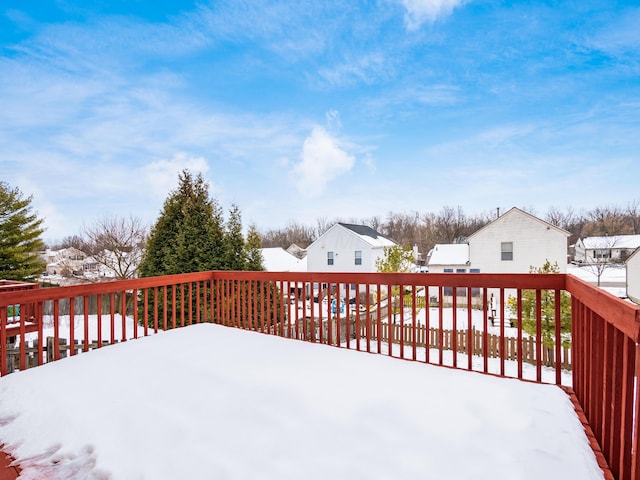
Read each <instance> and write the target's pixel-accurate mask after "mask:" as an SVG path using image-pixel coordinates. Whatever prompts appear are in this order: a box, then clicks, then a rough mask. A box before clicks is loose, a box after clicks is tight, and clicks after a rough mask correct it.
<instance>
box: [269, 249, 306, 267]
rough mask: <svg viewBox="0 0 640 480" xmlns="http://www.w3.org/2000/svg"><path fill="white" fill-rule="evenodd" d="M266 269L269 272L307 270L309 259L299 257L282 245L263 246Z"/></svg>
mask: <svg viewBox="0 0 640 480" xmlns="http://www.w3.org/2000/svg"><path fill="white" fill-rule="evenodd" d="M260 252H261V253H262V259H263V260H264V269H265V270H266V271H267V272H306V271H307V259H306V257H305V258H302V259H300V258H298V257H296V256H294V255H292V254H291V253H289V252H288V251H287V250H285V249H284V248H281V247H274V248H262V249H260Z"/></svg>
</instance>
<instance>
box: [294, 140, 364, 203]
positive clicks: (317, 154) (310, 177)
mask: <svg viewBox="0 0 640 480" xmlns="http://www.w3.org/2000/svg"><path fill="white" fill-rule="evenodd" d="M354 163H355V159H354V157H353V156H351V155H349V154H348V153H347V152H345V151H344V150H343V149H342V148H340V144H339V142H338V140H337V139H336V138H334V137H332V136H331V135H330V134H329V133H328V132H327V131H326V130H325V129H324V128H322V127H315V128H314V129H313V130H312V131H311V135H309V136H308V137H307V138H306V139H305V141H304V144H303V147H302V160H301V161H300V162H299V163H297V164H296V165H294V167H293V169H292V170H291V179H292V181H293V182H294V183H295V185H296V188H297V189H298V191H299V192H300V193H303V194H305V195H308V196H310V197H317V196H319V195H321V194H322V193H323V192H324V190H325V188H326V186H327V184H328V183H329V182H330V181H332V180H334V179H335V178H337V177H339V176H340V175H343V174H345V173H347V172H348V171H349V170H351V168H352V167H353V165H354Z"/></svg>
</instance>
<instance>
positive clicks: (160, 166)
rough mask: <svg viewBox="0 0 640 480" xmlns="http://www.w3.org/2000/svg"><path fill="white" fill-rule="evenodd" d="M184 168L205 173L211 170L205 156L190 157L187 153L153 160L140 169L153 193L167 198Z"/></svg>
mask: <svg viewBox="0 0 640 480" xmlns="http://www.w3.org/2000/svg"><path fill="white" fill-rule="evenodd" d="M184 169H188V170H190V171H191V172H192V173H198V172H200V173H202V174H203V175H204V174H205V173H206V172H207V171H208V170H209V165H208V164H207V161H206V160H205V159H204V158H203V157H190V156H188V155H187V154H186V153H176V154H175V155H174V156H173V157H172V158H170V159H168V160H159V161H156V162H151V163H149V164H147V165H145V166H144V167H142V168H141V169H140V170H141V174H142V178H143V179H144V181H145V183H146V184H147V185H148V186H149V189H150V190H149V191H150V192H151V194H152V195H153V196H155V197H160V198H165V197H166V196H167V195H168V194H169V192H170V191H171V190H173V189H174V188H175V187H176V186H177V182H178V174H179V173H180V172H181V171H182V170H184Z"/></svg>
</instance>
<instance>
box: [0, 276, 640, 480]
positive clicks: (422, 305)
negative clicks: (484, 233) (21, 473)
mask: <svg viewBox="0 0 640 480" xmlns="http://www.w3.org/2000/svg"><path fill="white" fill-rule="evenodd" d="M527 292H529V294H528V295H527ZM531 292H533V294H530V293H531ZM549 292H551V296H550V297H549V295H548V293H549ZM564 292H568V293H569V294H570V295H571V316H572V331H571V343H572V344H571V355H570V358H566V357H565V358H563V356H565V353H564V349H563V348H562V346H561V344H560V342H555V345H553V346H552V347H549V345H544V342H543V341H542V340H543V327H545V326H546V327H548V320H547V319H545V317H544V315H543V311H547V307H548V305H546V302H548V301H549V300H548V299H549V298H552V299H553V300H552V303H553V307H552V311H553V312H554V314H555V318H560V315H561V311H560V303H561V296H562V295H564V294H565V293H564ZM525 296H527V297H528V298H534V306H533V311H534V316H535V320H536V322H535V331H534V332H531V333H530V334H527V333H526V332H524V330H523V321H524V319H525V316H524V315H523V299H524V297H525ZM509 298H512V304H515V305H516V308H515V311H514V312H513V313H512V312H511V309H510V308H509V303H508V299H509ZM513 302H515V303H513ZM15 305H20V306H21V308H20V313H19V315H18V318H16V315H15V312H16V310H15V308H14V310H13V313H14V315H13V317H10V315H9V313H10V307H12V306H15ZM453 305H456V306H457V308H452V306H453ZM98 312H100V315H98ZM511 317H513V318H511ZM496 319H498V322H497V323H496ZM507 320H510V321H507ZM201 322H213V323H217V324H221V325H226V326H231V327H237V328H243V329H247V330H254V331H259V332H262V333H265V334H271V335H279V336H284V337H290V338H297V339H300V340H304V341H309V342H318V343H325V344H328V345H333V346H338V347H342V348H350V349H356V350H361V351H366V352H372V353H384V354H386V355H390V356H394V357H399V358H405V359H408V360H414V361H421V362H427V363H431V364H437V365H445V366H449V367H452V368H458V369H465V370H473V371H479V372H482V373H486V374H493V375H499V376H510V377H515V378H520V379H528V380H532V381H535V382H548V383H555V384H557V385H561V384H563V383H564V384H566V379H567V378H569V379H570V380H569V381H570V382H572V387H573V389H569V390H571V391H572V393H573V392H574V393H575V395H574V399H575V401H576V402H577V403H578V405H577V406H578V408H579V409H581V410H582V411H583V412H584V417H585V419H586V421H587V422H588V424H589V425H590V426H591V429H592V430H593V436H594V438H595V440H596V441H597V443H598V445H599V448H600V449H601V451H602V456H603V457H604V459H605V460H606V462H607V464H608V465H609V466H610V469H611V470H610V471H611V472H612V473H613V476H614V477H615V478H617V479H619V480H631V479H633V480H635V479H636V478H639V477H640V456H639V455H638V454H637V449H638V439H639V427H638V420H637V419H638V414H639V413H640V394H639V392H638V379H639V376H640V352H639V350H638V345H639V343H638V342H639V339H640V307H638V306H634V305H633V304H631V303H628V302H624V301H622V300H619V299H617V298H615V297H613V296H611V295H609V294H607V293H606V292H603V291H602V290H600V289H597V288H595V287H593V286H591V285H589V284H587V283H585V282H583V281H581V280H579V279H577V278H575V277H572V276H570V275H563V274H553V275H549V274H377V273H376V274H355V273H275V272H201V273H192V274H181V275H172V276H165V277H153V278H144V279H135V280H124V281H116V282H106V283H96V284H85V285H78V286H71V287H58V288H47V289H22V290H21V289H17V290H16V289H14V290H13V291H10V292H4V293H3V292H2V290H0V374H1V375H6V374H7V373H8V372H9V371H10V368H9V367H10V366H11V365H10V362H9V358H10V357H11V355H13V356H14V357H15V356H16V355H17V356H18V357H19V360H18V362H14V363H17V368H18V369H21V370H22V369H25V368H27V367H28V366H29V364H30V363H34V364H36V365H40V364H42V363H45V362H47V361H54V360H57V359H59V358H60V357H61V356H65V355H67V354H69V355H75V354H78V353H81V352H86V351H88V350H90V349H93V348H100V347H102V346H103V345H104V344H105V343H115V342H122V341H128V340H129V339H134V338H137V337H140V336H147V335H150V334H153V333H155V332H157V331H158V330H161V329H165V328H175V327H181V326H186V325H190V324H192V323H201ZM425 323H428V324H430V325H431V327H432V328H435V335H431V334H430V335H429V339H427V340H425V339H424V336H422V337H421V335H423V334H421V333H420V332H423V331H424V330H425V329H426V330H427V331H428V330H429V329H428V328H427V326H425V325H424V324H425ZM492 323H493V324H494V325H493V326H492ZM511 324H513V325H514V326H513V327H511ZM33 325H36V326H37V328H35V331H32V332H29V329H30V328H31V329H33ZM552 327H553V331H552V333H553V334H554V335H555V337H556V338H560V336H561V331H560V322H553V323H552ZM446 330H452V331H454V332H458V334H455V335H453V336H452V337H451V339H450V340H451V342H452V343H445V342H444V341H443V340H444V335H445V331H446ZM474 330H476V331H478V330H479V331H481V332H483V333H484V336H483V337H482V340H481V342H480V343H478V342H477V341H475V342H472V341H471V340H472V332H473V331H474ZM489 330H493V331H492V333H493V334H495V335H498V336H499V338H500V339H501V342H500V344H499V345H498V347H497V349H498V352H497V358H496V359H491V358H490V355H489V353H490V349H491V348H495V346H493V347H492V346H491V345H489V344H488V340H487V338H488V336H487V335H486V333H487V332H488V331H489ZM508 336H511V337H512V338H515V339H516V345H517V348H516V349H517V350H518V351H519V352H522V351H523V350H522V347H523V342H524V341H525V337H533V343H534V345H535V364H534V365H533V367H529V366H528V365H527V364H526V363H525V362H524V361H523V358H522V355H518V356H517V359H516V360H515V361H512V360H509V359H508V358H507V357H506V355H505V351H506V348H504V347H505V346H506V344H505V343H504V342H506V338H507V337H508ZM11 337H15V338H11ZM30 337H35V342H36V345H35V346H34V345H33V344H32V346H31V347H29V346H28V341H29V339H30ZM47 337H50V338H48V339H47ZM10 339H11V340H15V342H13V343H12V345H13V349H12V350H11V351H10V349H9V346H8V341H9V340H10ZM526 340H527V342H528V343H531V338H528V339H526ZM64 341H66V342H67V345H66V346H65V345H63V342H64ZM510 341H511V343H513V340H510ZM76 342H77V343H76ZM15 344H18V347H15ZM449 349H450V350H449ZM543 349H546V350H547V351H546V352H544V353H545V355H542V353H543ZM16 352H17V353H16ZM494 353H495V352H494ZM11 358H13V357H11ZM543 358H546V359H547V360H545V362H546V364H544V363H543ZM549 358H552V359H553V360H552V361H551V363H549V360H548V359H549ZM29 359H33V360H32V361H31V360H29ZM563 362H564V363H565V365H566V364H567V362H568V363H570V364H571V367H572V374H571V373H570V372H568V371H567V370H563V369H562V364H563ZM15 367H16V365H14V368H15ZM571 375H572V377H571ZM571 379H572V380H571Z"/></svg>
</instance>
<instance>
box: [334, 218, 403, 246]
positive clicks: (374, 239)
mask: <svg viewBox="0 0 640 480" xmlns="http://www.w3.org/2000/svg"><path fill="white" fill-rule="evenodd" d="M338 225H340V226H341V227H344V228H346V229H347V230H350V231H351V232H353V233H354V234H356V235H358V236H359V237H360V238H362V240H364V241H365V242H367V243H368V244H369V245H371V246H372V247H392V246H394V245H397V244H396V242H394V241H393V240H391V239H389V238H387V237H385V236H384V235H382V234H381V233H379V232H377V231H376V230H374V229H373V228H371V227H368V226H366V225H354V224H351V223H338Z"/></svg>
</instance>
